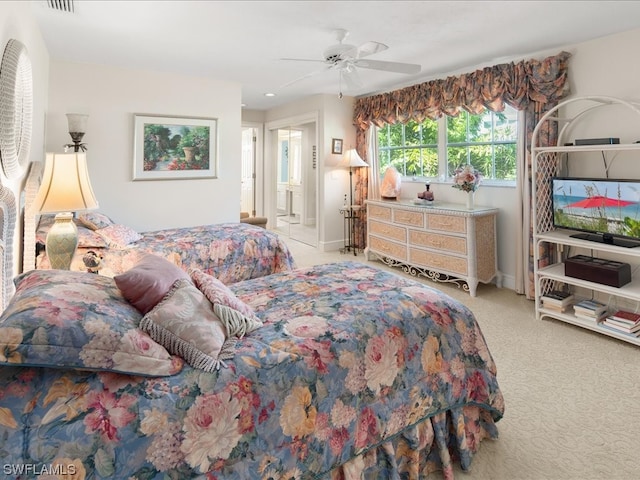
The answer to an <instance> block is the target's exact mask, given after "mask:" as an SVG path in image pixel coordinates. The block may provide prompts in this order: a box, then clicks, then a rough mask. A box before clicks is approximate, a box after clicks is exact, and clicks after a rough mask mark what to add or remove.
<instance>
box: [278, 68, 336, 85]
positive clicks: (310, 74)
mask: <svg viewBox="0 0 640 480" xmlns="http://www.w3.org/2000/svg"><path fill="white" fill-rule="evenodd" d="M331 68H332V67H327V68H323V69H322V70H316V71H314V72H311V73H307V74H306V75H303V76H302V77H299V78H296V79H295V80H291V81H290V82H288V83H285V84H284V85H281V86H280V88H286V87H289V86H291V85H293V84H294V83H298V82H299V81H301V80H304V79H306V78H309V77H313V76H314V75H317V74H319V73H323V72H326V71H327V70H330V69H331Z"/></svg>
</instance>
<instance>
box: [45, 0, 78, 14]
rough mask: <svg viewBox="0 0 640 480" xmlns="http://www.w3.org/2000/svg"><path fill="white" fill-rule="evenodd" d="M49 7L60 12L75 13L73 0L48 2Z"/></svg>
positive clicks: (51, 0) (52, 0)
mask: <svg viewBox="0 0 640 480" xmlns="http://www.w3.org/2000/svg"><path fill="white" fill-rule="evenodd" d="M47 5H49V8H52V9H53V10H58V11H59V12H69V13H73V0H47Z"/></svg>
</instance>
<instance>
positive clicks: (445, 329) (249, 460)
mask: <svg viewBox="0 0 640 480" xmlns="http://www.w3.org/2000/svg"><path fill="white" fill-rule="evenodd" d="M238 225H240V224H238ZM225 229H226V227H225ZM245 241H246V242H251V241H252V236H251V235H250V234H247V235H246V238H245ZM175 242H176V243H178V242H179V240H178V239H175ZM234 248H238V249H240V248H241V249H242V250H243V251H245V252H246V251H251V250H252V249H251V248H250V249H248V250H247V249H246V248H243V247H242V245H240V246H238V247H234ZM285 256H286V255H285ZM160 257H162V258H167V256H166V255H165V256H157V255H154V256H153V258H160ZM145 258H149V257H145ZM170 260H171V259H168V260H163V261H166V262H168V263H171V262H170ZM235 261H242V259H240V260H233V261H232V262H231V263H230V265H231V264H233V262H235ZM173 264H174V266H175V265H176V264H177V265H179V266H180V268H179V270H180V271H181V272H183V273H184V272H186V273H185V274H184V275H182V274H177V273H176V272H173V273H174V274H175V275H177V277H175V278H178V279H177V280H175V281H174V277H171V276H170V275H169V276H168V277H167V279H168V280H169V282H168V283H171V282H173V283H171V287H170V288H169V290H168V291H167V292H166V293H163V292H160V293H163V294H162V296H161V297H162V299H161V300H160V301H158V302H157V303H155V304H154V305H147V306H146V308H144V309H142V310H140V308H141V307H140V304H139V303H136V302H135V301H133V299H132V298H131V295H130V292H129V291H128V288H127V287H125V286H124V285H125V284H124V283H123V282H122V280H123V278H128V276H129V275H130V274H131V272H134V271H136V268H137V266H135V265H134V266H133V267H131V268H128V269H127V270H126V271H124V272H122V273H116V274H115V275H114V277H115V278H111V277H109V276H105V275H94V274H89V273H86V272H79V271H67V272H65V271H58V270H47V269H34V270H25V272H24V273H22V274H20V275H19V276H17V277H16V278H15V282H14V283H15V285H16V293H15V295H14V296H13V297H12V299H11V301H10V302H9V305H8V306H7V308H6V309H5V311H4V312H3V314H2V316H1V317H0V439H2V440H0V456H1V457H2V458H3V461H4V465H5V467H4V468H5V469H7V468H9V469H13V470H11V472H8V471H6V470H5V472H4V473H5V475H8V478H19V479H23V478H34V476H36V475H39V474H41V473H46V474H50V473H51V472H54V473H55V475H53V476H52V477H51V478H78V479H84V478H95V479H102V478H122V479H127V478H131V479H133V478H135V479H187V478H194V479H203V480H204V479H223V478H224V479H239V480H240V479H276V478H278V479H293V478H299V479H313V478H331V479H355V478H367V479H387V478H406V479H418V478H424V477H426V476H427V475H428V474H429V473H431V472H433V471H435V470H442V471H443V475H444V478H446V479H450V478H453V465H454V463H455V462H459V464H460V465H461V467H462V468H463V469H468V468H469V467H470V464H471V459H472V456H473V453H474V452H475V451H476V450H477V449H478V448H479V445H480V442H481V440H482V439H484V438H496V437H497V428H496V422H497V421H498V420H499V419H500V418H501V417H502V414H503V411H504V405H503V397H502V394H501V391H500V388H499V386H498V383H497V377H496V366H495V364H494V361H493V359H492V357H491V354H490V352H489V349H488V347H487V344H486V342H485V339H484V337H483V335H482V332H481V330H480V328H479V326H478V324H477V322H476V320H475V318H474V316H473V314H472V312H471V311H469V309H468V308H466V307H465V306H464V305H463V304H461V303H460V302H458V301H456V300H454V299H452V298H451V297H449V296H447V295H445V294H443V293H441V292H440V291H438V290H436V289H434V288H431V287H428V286H424V285H422V284H419V283H417V282H415V281H413V280H410V279H404V278H402V277H400V276H398V275H396V274H394V273H389V272H386V271H383V270H380V269H378V268H374V267H371V266H368V265H365V264H361V263H357V262H341V263H334V264H327V265H319V266H315V267H311V268H295V265H294V264H291V265H288V266H287V265H284V264H283V265H282V268H280V271H277V272H275V271H271V272H262V273H256V274H255V275H252V277H253V278H241V279H238V278H231V277H233V275H231V277H229V278H231V280H232V281H228V282H220V281H219V280H218V279H216V276H218V275H224V274H225V272H226V271H225V268H227V266H224V267H221V270H218V271H215V269H213V270H212V271H209V272H207V271H206V265H202V264H200V265H198V264H197V263H192V262H184V261H181V262H173ZM183 267H185V268H183ZM176 268H177V267H176ZM152 274H153V272H152ZM157 275H158V278H159V277H160V275H166V271H164V270H160V271H158V272H157ZM163 278H164V277H163ZM229 278H227V280H228V279H229ZM225 283H226V285H225ZM203 298H204V299H206V300H202V299H203ZM185 299H191V300H188V301H187V300H185ZM195 299H199V300H197V301H196V300H195ZM190 302H191V303H190ZM202 308H205V309H207V308H208V309H209V310H210V311H212V312H214V313H215V314H217V316H216V315H214V318H217V319H218V320H220V321H221V323H222V324H223V325H224V326H225V328H223V329H218V330H216V331H218V332H224V344H223V343H222V339H221V338H218V340H217V343H216V342H215V341H214V342H213V343H216V349H214V350H213V351H208V352H205V353H207V355H209V356H213V357H214V359H216V358H217V362H216V363H215V364H214V365H215V368H204V367H203V366H202V365H203V364H202V363H198V361H199V359H200V357H198V358H195V357H194V356H193V355H192V353H193V352H192V350H193V349H185V350H180V348H178V347H179V346H180V345H182V346H184V343H183V344H176V343H175V342H171V341H169V342H167V337H171V338H172V339H173V338H174V337H175V336H176V335H177V336H181V335H182V336H184V335H187V336H188V335H190V334H191V335H192V337H193V336H194V335H193V332H188V330H189V329H188V328H187V329H184V326H185V325H189V326H191V325H193V329H196V328H200V327H202V322H201V321H200V320H201V318H200V317H199V315H195V314H193V313H191V314H188V313H186V312H190V311H194V310H195V311H201V310H198V309H202ZM209 310H208V311H209ZM225 312H226V313H225ZM229 312H231V313H232V314H233V315H231V314H230V313H229ZM227 314H229V315H231V316H232V317H233V318H234V319H236V320H237V319H242V321H240V320H238V322H239V323H240V324H241V325H243V327H242V328H240V327H238V324H239V323H238V322H236V323H233V322H227V320H226V315H227ZM207 315H208V314H207ZM178 320H179V321H178ZM234 321H235V320H234ZM163 322H164V323H163ZM232 323H233V325H234V326H233V327H231V326H230V325H231V324H232ZM210 325H211V324H209V323H207V324H206V326H210ZM216 325H217V324H216ZM172 328H175V329H174V330H171V329H172ZM167 330H171V331H172V334H171V335H169V334H167V333H166V331H167ZM185 330H187V331H185ZM207 331H208V330H207ZM159 332H162V333H163V335H164V336H163V335H159ZM205 336H206V335H205ZM195 337H197V338H191V344H192V346H193V345H200V344H199V341H200V340H201V339H202V338H201V337H203V335H199V334H198V335H195ZM181 338H182V337H181ZM212 338H213V337H212ZM209 347H211V342H209V343H207V344H206V345H204V346H199V347H198V348H199V351H198V353H200V354H201V353H202V350H203V349H206V348H209ZM185 348H186V347H185ZM177 352H178V353H177ZM180 352H182V355H181V354H179V353H180ZM209 365H210V364H209ZM27 469H31V470H30V471H26V470H27ZM38 469H39V470H38ZM65 469H66V470H65ZM34 470H38V471H37V472H36V473H34ZM20 471H21V472H22V473H20ZM63 471H66V472H67V473H69V474H73V475H75V476H73V477H71V476H69V477H63V476H62V472H63ZM56 475H57V476H56ZM38 478H41V477H38Z"/></svg>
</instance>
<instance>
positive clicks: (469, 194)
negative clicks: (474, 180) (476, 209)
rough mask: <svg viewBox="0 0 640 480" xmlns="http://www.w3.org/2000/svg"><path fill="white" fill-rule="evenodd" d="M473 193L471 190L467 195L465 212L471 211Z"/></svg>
mask: <svg viewBox="0 0 640 480" xmlns="http://www.w3.org/2000/svg"><path fill="white" fill-rule="evenodd" d="M474 195H475V192H474V191H473V190H472V191H470V192H468V193H467V210H473V196H474Z"/></svg>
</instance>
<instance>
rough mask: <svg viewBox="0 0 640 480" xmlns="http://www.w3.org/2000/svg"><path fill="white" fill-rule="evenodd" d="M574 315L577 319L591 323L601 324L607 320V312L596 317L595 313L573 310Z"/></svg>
mask: <svg viewBox="0 0 640 480" xmlns="http://www.w3.org/2000/svg"><path fill="white" fill-rule="evenodd" d="M573 314H574V315H575V316H576V317H577V318H582V319H583V320H589V321H591V322H596V323H601V322H602V321H603V320H604V319H605V318H607V312H603V313H600V314H598V315H594V314H593V313H583V312H580V311H576V310H575V309H574V310H573Z"/></svg>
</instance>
